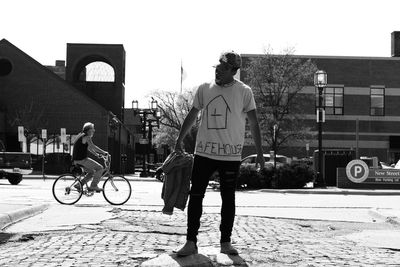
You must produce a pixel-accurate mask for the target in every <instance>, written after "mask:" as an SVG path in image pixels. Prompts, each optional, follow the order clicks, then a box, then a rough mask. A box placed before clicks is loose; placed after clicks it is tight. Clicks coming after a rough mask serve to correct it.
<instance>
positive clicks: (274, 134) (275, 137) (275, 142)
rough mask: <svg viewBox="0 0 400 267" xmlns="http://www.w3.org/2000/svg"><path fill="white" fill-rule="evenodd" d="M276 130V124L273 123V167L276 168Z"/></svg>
mask: <svg viewBox="0 0 400 267" xmlns="http://www.w3.org/2000/svg"><path fill="white" fill-rule="evenodd" d="M277 130H278V124H274V169H276V131H277Z"/></svg>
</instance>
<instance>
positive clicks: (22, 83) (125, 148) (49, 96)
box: [0, 39, 134, 172]
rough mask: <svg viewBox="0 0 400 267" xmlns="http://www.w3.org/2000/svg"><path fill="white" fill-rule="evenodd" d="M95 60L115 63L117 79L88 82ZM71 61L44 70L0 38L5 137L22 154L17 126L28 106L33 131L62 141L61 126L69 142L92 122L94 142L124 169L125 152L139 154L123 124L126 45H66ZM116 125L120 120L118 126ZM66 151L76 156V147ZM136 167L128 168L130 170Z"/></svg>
mask: <svg viewBox="0 0 400 267" xmlns="http://www.w3.org/2000/svg"><path fill="white" fill-rule="evenodd" d="M93 62H104V63H106V64H108V65H110V66H111V68H112V69H113V71H114V80H112V81H86V80H85V76H86V66H88V65H89V64H91V63H93ZM66 63H67V64H66V66H65V62H64V61H57V62H56V66H48V67H46V66H43V65H41V64H40V63H39V62H37V61H36V60H34V59H33V58H32V57H30V56H29V55H27V54H26V53H24V52H23V51H21V50H20V49H18V48H17V47H16V46H14V45H13V44H12V43H10V42H9V41H7V40H6V39H2V40H0V139H3V140H4V141H5V143H6V146H7V148H8V150H10V151H20V150H21V146H20V144H19V142H18V137H17V126H18V125H16V124H15V123H13V122H14V121H15V118H16V117H17V114H18V113H19V114H21V112H25V113H26V111H27V108H29V107H30V108H31V109H30V110H29V116H27V117H29V118H36V119H37V121H36V123H35V124H34V125H31V126H30V128H31V131H36V130H39V129H43V128H45V129H47V131H48V136H49V138H50V137H51V136H53V135H54V137H55V138H57V136H58V135H59V133H60V128H66V130H67V135H68V137H70V138H69V143H70V144H71V143H73V138H74V135H75V134H77V133H78V132H79V131H80V130H81V127H82V125H83V123H84V122H87V121H90V122H93V123H94V124H95V127H96V134H95V137H94V142H95V143H96V144H97V145H98V146H100V147H102V148H104V149H106V150H108V151H109V152H110V153H112V155H113V164H112V168H113V170H114V171H116V172H120V171H122V170H121V161H120V154H121V153H126V154H128V162H129V161H130V162H133V156H134V153H133V151H134V150H133V143H134V142H133V136H132V135H131V134H130V132H129V131H128V129H127V128H126V127H125V126H124V124H123V119H124V118H123V106H124V93H125V88H124V83H125V51H124V48H123V46H122V45H104V44H67V62H66ZM64 78H65V79H64ZM113 118H114V120H113ZM113 121H119V124H118V125H117V127H114V124H113V123H112V122H113ZM26 124H28V122H27V123H26ZM37 142H38V144H39V141H37ZM46 151H48V150H47V149H46ZM64 152H68V153H71V147H68V149H67V151H64ZM133 169H134V166H131V165H129V164H128V169H127V170H126V171H132V170H133Z"/></svg>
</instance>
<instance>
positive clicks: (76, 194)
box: [53, 174, 83, 205]
mask: <svg viewBox="0 0 400 267" xmlns="http://www.w3.org/2000/svg"><path fill="white" fill-rule="evenodd" d="M82 189H83V186H82V183H81V182H80V181H79V179H77V178H76V177H75V176H73V175H71V174H64V175H61V176H60V177H58V178H57V179H56V180H55V181H54V183H53V196H54V198H55V199H56V200H57V201H58V202H59V203H61V204H64V205H73V204H75V203H76V202H78V200H79V199H80V198H81V197H82V191H83V190H82Z"/></svg>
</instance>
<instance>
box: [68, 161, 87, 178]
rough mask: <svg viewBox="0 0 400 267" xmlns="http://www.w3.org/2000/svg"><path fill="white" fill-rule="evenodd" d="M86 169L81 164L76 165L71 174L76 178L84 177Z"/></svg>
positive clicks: (73, 166) (72, 167)
mask: <svg viewBox="0 0 400 267" xmlns="http://www.w3.org/2000/svg"><path fill="white" fill-rule="evenodd" d="M84 171H85V169H84V167H83V166H82V165H80V164H74V165H72V166H71V169H70V172H71V174H73V175H75V176H79V175H82V174H83V173H84Z"/></svg>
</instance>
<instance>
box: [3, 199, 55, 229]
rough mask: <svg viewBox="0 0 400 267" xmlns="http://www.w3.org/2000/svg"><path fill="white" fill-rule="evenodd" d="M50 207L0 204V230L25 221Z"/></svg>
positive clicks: (46, 205) (47, 205)
mask: <svg viewBox="0 0 400 267" xmlns="http://www.w3.org/2000/svg"><path fill="white" fill-rule="evenodd" d="M48 207H49V204H41V205H23V204H0V230H3V229H4V228H6V227H7V226H9V225H11V224H13V223H16V222H18V221H21V220H23V219H26V218H29V217H32V216H35V215H36V214H39V213H41V212H43V211H45V210H46V209H47V208H48Z"/></svg>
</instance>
